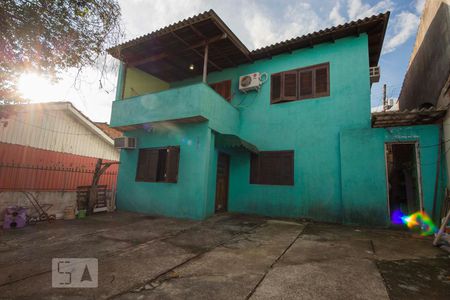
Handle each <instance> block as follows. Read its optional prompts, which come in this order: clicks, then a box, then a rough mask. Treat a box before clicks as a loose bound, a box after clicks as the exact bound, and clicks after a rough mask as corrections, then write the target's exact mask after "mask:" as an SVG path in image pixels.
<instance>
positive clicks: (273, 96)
mask: <svg viewBox="0 0 450 300" xmlns="http://www.w3.org/2000/svg"><path fill="white" fill-rule="evenodd" d="M281 75H282V73H277V74H272V76H270V103H278V102H280V101H281V81H282V76H281Z"/></svg>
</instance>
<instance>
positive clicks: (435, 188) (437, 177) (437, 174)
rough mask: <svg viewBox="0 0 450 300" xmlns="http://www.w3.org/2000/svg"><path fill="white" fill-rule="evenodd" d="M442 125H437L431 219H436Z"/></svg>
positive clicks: (442, 143)
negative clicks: (436, 149) (437, 134)
mask: <svg viewBox="0 0 450 300" xmlns="http://www.w3.org/2000/svg"><path fill="white" fill-rule="evenodd" d="M442 127H443V126H440V127H439V143H438V147H437V148H438V157H437V160H436V181H435V182H434V197H433V211H432V215H431V216H432V219H433V220H434V221H436V219H435V217H436V202H437V194H438V187H439V173H440V172H441V155H442V146H443V145H444V147H445V144H444V141H443V140H442V131H443V130H442Z"/></svg>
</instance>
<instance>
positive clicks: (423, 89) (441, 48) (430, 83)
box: [399, 1, 450, 109]
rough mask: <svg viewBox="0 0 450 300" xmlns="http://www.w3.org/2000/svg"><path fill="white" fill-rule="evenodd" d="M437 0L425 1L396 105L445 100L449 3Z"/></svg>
mask: <svg viewBox="0 0 450 300" xmlns="http://www.w3.org/2000/svg"><path fill="white" fill-rule="evenodd" d="M441 2H442V1H432V2H430V3H427V7H426V8H425V10H424V15H423V17H422V19H421V23H420V27H419V33H418V35H417V41H416V45H415V48H414V52H413V55H412V56H411V61H410V66H409V69H408V71H407V73H406V75H405V79H404V82H403V87H402V91H401V93H400V97H399V105H400V109H414V108H418V107H421V106H422V105H424V104H428V103H429V104H432V105H434V106H445V105H447V104H448V103H449V102H448V100H449V98H450V97H448V98H447V100H446V101H443V100H444V99H443V97H441V95H444V94H446V91H444V87H446V86H447V88H448V84H447V83H448V82H449V81H450V80H449V79H450V5H449V4H446V3H443V2H442V3H441ZM438 3H439V4H440V5H438ZM446 84H447V85H446Z"/></svg>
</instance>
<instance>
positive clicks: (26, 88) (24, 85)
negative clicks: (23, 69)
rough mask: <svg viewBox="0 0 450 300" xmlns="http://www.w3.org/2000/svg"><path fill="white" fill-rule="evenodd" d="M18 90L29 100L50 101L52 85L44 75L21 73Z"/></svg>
mask: <svg viewBox="0 0 450 300" xmlns="http://www.w3.org/2000/svg"><path fill="white" fill-rule="evenodd" d="M18 88H19V92H20V93H21V94H22V96H23V97H24V98H27V99H29V100H30V101H31V102H45V101H50V100H51V99H49V98H50V94H51V91H52V89H54V88H55V87H54V85H53V84H52V83H51V82H50V81H49V80H48V79H46V78H45V77H43V76H40V75H38V74H35V73H25V74H22V75H21V76H20V78H19V82H18Z"/></svg>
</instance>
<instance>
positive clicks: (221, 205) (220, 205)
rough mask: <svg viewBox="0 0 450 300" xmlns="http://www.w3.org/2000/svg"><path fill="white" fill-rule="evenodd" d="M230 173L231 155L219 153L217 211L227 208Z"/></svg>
mask: <svg viewBox="0 0 450 300" xmlns="http://www.w3.org/2000/svg"><path fill="white" fill-rule="evenodd" d="M229 174H230V156H229V155H227V154H225V153H219V158H218V160H217V179H216V212H222V211H226V210H227V206H228V179H229Z"/></svg>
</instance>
